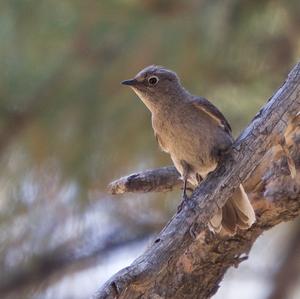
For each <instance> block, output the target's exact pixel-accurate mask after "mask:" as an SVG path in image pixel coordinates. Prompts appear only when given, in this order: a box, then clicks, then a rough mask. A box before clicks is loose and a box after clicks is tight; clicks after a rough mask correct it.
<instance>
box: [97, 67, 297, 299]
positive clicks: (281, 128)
mask: <svg viewBox="0 0 300 299" xmlns="http://www.w3.org/2000/svg"><path fill="white" fill-rule="evenodd" d="M299 95H300V63H298V64H297V65H296V66H295V67H294V69H293V70H292V71H291V72H290V74H289V76H288V79H287V80H286V82H285V83H284V85H283V86H282V87H281V88H280V89H279V90H278V91H277V92H276V93H275V94H274V95H273V97H272V98H271V99H270V100H269V101H268V102H267V103H266V105H265V106H264V107H263V108H262V109H261V110H260V112H259V113H258V114H257V115H256V116H255V118H254V119H253V121H252V122H251V124H250V125H249V126H248V127H247V128H246V129H245V130H244V132H243V133H242V134H241V135H240V137H239V138H238V139H237V140H236V141H235V143H234V146H233V150H232V153H231V154H230V156H228V157H227V158H226V159H225V160H224V161H223V163H222V164H221V165H220V167H218V169H217V170H216V171H214V172H213V173H211V174H209V176H208V177H207V179H206V180H205V181H204V182H202V183H201V184H200V186H199V187H197V188H196V189H195V191H194V192H193V194H192V197H191V199H190V200H189V202H188V205H185V206H184V207H183V209H182V210H181V211H180V212H179V213H178V214H176V215H174V216H173V218H172V219H171V221H170V222H169V223H168V224H167V225H166V227H165V228H164V229H163V230H162V231H161V233H160V234H159V235H158V237H157V238H156V240H155V241H154V242H153V244H152V245H151V246H150V247H149V248H148V249H147V250H146V252H145V253H144V254H143V255H142V256H140V257H139V258H138V259H136V260H135V261H134V262H133V263H132V265H131V266H129V267H127V268H125V269H123V270H121V271H120V272H118V273H117V274H115V275H114V276H113V277H112V278H111V279H110V280H109V281H108V282H107V283H106V284H105V285H104V286H103V287H102V288H101V289H100V290H99V292H98V293H97V294H96V295H95V296H94V298H97V299H104V298H105V299H110V298H122V299H125V298H126V299H127V298H128V299H129V298H130V299H133V298H156V299H159V298H173V299H177V298H178V299H179V298H187V299H188V298H201V299H205V298H210V297H211V296H212V295H213V294H214V293H215V292H216V291H217V289H218V287H219V286H218V285H219V282H220V281H221V280H222V278H223V276H224V274H225V272H226V270H227V269H228V268H229V267H230V266H238V264H239V263H240V262H241V261H243V260H244V259H245V258H247V254H248V252H249V250H250V249H251V246H252V245H253V243H254V241H255V240H256V238H257V237H258V236H259V235H260V234H261V233H262V232H263V231H264V230H267V229H269V228H270V227H272V226H274V225H276V224H278V223H280V222H282V221H286V220H290V219H293V218H294V217H295V216H296V215H298V214H299V212H300V201H299V198H300V191H299V190H300V188H299V175H298V173H296V174H295V172H294V171H293V170H295V169H296V168H298V166H299V163H298V161H299V160H300V157H299V151H298V149H299V147H298V144H299V142H298V141H299V140H298V139H299V138H298V135H299V133H300V130H299V117H298V116H297V112H298V111H299V110H300V96H299ZM297 133H298V134H297ZM169 171H171V173H172V170H170V169H169ZM159 172H160V170H158V171H154V173H156V174H158V173H159ZM151 174H152V175H153V171H152V172H151ZM137 177H143V176H142V174H139V175H138V176H136V175H135V177H134V178H135V180H136V179H137ZM128 178H129V177H127V179H126V178H125V179H124V178H123V179H122V181H121V182H120V181H119V186H126V188H123V189H122V187H119V189H118V188H117V190H123V192H125V191H136V190H137V189H138V188H137V187H136V185H138V183H137V181H135V184H134V185H135V187H134V188H131V187H130V186H132V185H131V184H127V182H128ZM131 179H132V178H131ZM129 181H130V179H129ZM145 181H147V179H145V178H143V182H145ZM150 182H160V181H159V179H157V180H156V179H151V180H150ZM241 182H243V183H245V185H246V187H247V188H246V189H247V190H248V192H249V191H250V194H249V195H250V197H251V198H252V203H253V205H254V207H255V210H256V214H257V222H256V223H255V225H253V226H252V227H251V228H250V229H249V230H247V231H243V232H242V233H238V234H236V235H235V236H234V237H231V238H226V239H222V238H220V237H218V236H217V235H212V233H210V232H209V231H208V230H207V229H206V224H207V222H208V220H209V219H210V218H211V217H212V215H213V214H214V213H215V212H216V210H217V207H218V206H219V207H222V206H223V205H224V204H225V202H226V200H227V199H228V198H230V196H231V195H232V193H233V192H234V190H235V189H236V188H237V187H238V186H239V184H240V183H241ZM116 184H117V183H114V185H116ZM150 185H151V184H150ZM161 185H162V184H160V183H156V184H155V183H154V184H152V186H159V188H160V189H162V187H161ZM174 185H175V184H174ZM174 185H173V186H174ZM147 188H148V187H143V188H140V190H148V189H147ZM159 188H158V189H159ZM154 189H155V188H154V187H152V188H149V190H154ZM124 190H125V191H124Z"/></svg>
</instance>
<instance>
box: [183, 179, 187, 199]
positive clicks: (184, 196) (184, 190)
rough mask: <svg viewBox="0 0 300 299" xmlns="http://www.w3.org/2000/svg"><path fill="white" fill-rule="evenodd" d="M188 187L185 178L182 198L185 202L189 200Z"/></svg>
mask: <svg viewBox="0 0 300 299" xmlns="http://www.w3.org/2000/svg"><path fill="white" fill-rule="evenodd" d="M186 187H187V177H185V178H183V192H182V198H183V200H188V196H187V194H186V189H187V188H186Z"/></svg>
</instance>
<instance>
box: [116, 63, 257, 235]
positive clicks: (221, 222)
mask: <svg viewBox="0 0 300 299" xmlns="http://www.w3.org/2000/svg"><path fill="white" fill-rule="evenodd" d="M122 84H124V85H129V86H130V87H131V88H132V89H133V90H134V92H135V93H136V94H137V95H138V96H139V98H140V99H141V100H142V101H143V103H144V104H145V105H146V106H147V108H148V109H149V110H150V111H151V114H152V126H153V129H154V134H155V137H156V139H157V141H158V144H159V145H160V147H161V148H162V150H163V151H165V152H167V153H169V154H170V156H171V159H172V161H173V163H174V165H175V167H176V169H177V170H178V171H179V173H180V174H181V176H182V179H183V181H184V188H183V196H184V199H185V200H187V195H186V184H187V181H188V182H190V183H191V184H192V185H193V186H197V185H198V184H199V183H200V181H201V180H203V179H204V178H205V177H206V176H207V175H208V173H210V172H211V171H213V170H214V169H215V168H216V167H217V165H218V163H219V162H220V160H221V158H222V156H224V154H225V153H226V152H228V151H229V149H230V147H231V145H232V142H233V137H232V135H231V128H230V125H229V123H228V121H227V120H226V119H225V117H224V115H223V114H222V113H221V112H220V111H219V110H218V109H217V108H216V107H215V106H214V105H213V104H212V103H210V102H209V101H208V100H206V99H205V98H202V97H197V96H194V95H192V94H190V93H189V92H188V91H187V90H186V89H185V88H184V87H183V86H182V85H181V83H180V80H179V78H178V76H177V74H176V73H174V72H173V71H170V70H167V69H165V68H163V67H160V66H149V67H146V68H145V69H143V70H142V71H140V72H139V73H138V74H137V75H136V76H135V77H134V78H133V79H130V80H126V81H123V82H122ZM254 222H255V213H254V210H253V207H252V205H251V203H250V201H249V199H248V196H247V194H246V193H245V191H244V188H243V186H242V185H240V187H239V189H237V191H236V192H235V193H234V195H233V196H232V198H230V199H229V200H228V201H227V202H226V204H225V206H224V207H223V208H222V209H219V210H218V212H217V213H216V215H214V216H213V217H212V218H211V220H210V221H209V227H210V229H211V230H213V231H214V232H217V233H219V232H221V233H223V234H229V235H232V234H235V232H236V229H237V228H241V229H247V228H249V227H251V225H252V224H253V223H254Z"/></svg>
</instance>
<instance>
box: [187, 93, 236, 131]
mask: <svg viewBox="0 0 300 299" xmlns="http://www.w3.org/2000/svg"><path fill="white" fill-rule="evenodd" d="M192 105H194V106H195V108H197V109H199V110H201V111H203V112H205V113H206V114H207V115H208V116H210V117H211V118H212V119H214V120H215V121H216V122H217V123H218V125H219V126H220V127H222V128H223V129H224V130H225V131H226V132H227V133H228V134H231V127H230V124H229V123H228V121H227V120H226V118H225V116H224V115H223V114H222V113H221V112H220V110H218V108H217V107H216V106H214V105H213V104H212V103H211V102H209V101H208V100H207V99H205V98H202V97H195V98H194V100H193V102H192Z"/></svg>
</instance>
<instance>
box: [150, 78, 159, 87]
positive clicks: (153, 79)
mask: <svg viewBox="0 0 300 299" xmlns="http://www.w3.org/2000/svg"><path fill="white" fill-rule="evenodd" d="M158 80H159V79H158V77H156V76H151V77H149V79H148V82H149V84H150V85H151V86H154V85H155V84H157V82H158Z"/></svg>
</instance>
